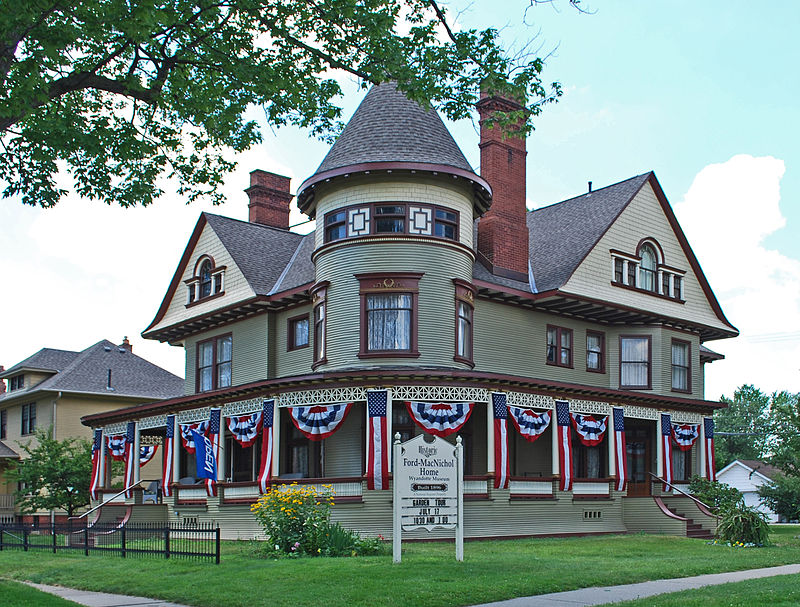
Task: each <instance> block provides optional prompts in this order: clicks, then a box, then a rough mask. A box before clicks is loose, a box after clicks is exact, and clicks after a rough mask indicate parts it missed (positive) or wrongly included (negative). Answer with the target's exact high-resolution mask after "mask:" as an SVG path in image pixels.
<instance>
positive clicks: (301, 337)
mask: <svg viewBox="0 0 800 607" xmlns="http://www.w3.org/2000/svg"><path fill="white" fill-rule="evenodd" d="M308 329H309V326H308V314H303V315H301V316H295V317H293V318H290V319H289V320H288V321H287V331H286V336H287V343H286V349H287V350H297V349H298V348H305V347H308Z"/></svg>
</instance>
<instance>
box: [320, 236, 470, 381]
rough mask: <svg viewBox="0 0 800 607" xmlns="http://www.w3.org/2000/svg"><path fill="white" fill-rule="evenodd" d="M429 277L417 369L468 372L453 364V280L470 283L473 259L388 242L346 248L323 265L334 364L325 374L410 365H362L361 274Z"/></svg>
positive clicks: (324, 258)
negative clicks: (436, 367)
mask: <svg viewBox="0 0 800 607" xmlns="http://www.w3.org/2000/svg"><path fill="white" fill-rule="evenodd" d="M363 272H423V273H424V276H423V277H422V279H421V280H420V282H419V351H420V357H419V358H417V359H413V362H412V364H414V365H425V366H427V365H440V366H445V365H446V366H450V367H465V366H464V365H462V364H457V363H455V362H454V361H453V354H454V340H455V287H454V285H453V280H452V279H453V278H461V279H462V280H470V278H471V274H472V262H471V259H470V258H469V257H468V256H467V255H466V254H465V253H464V252H463V251H459V250H456V249H452V248H449V247H445V246H439V245H435V244H431V243H429V242H424V241H408V242H398V241H391V242H390V241H386V242H378V243H371V244H362V245H354V246H345V247H342V248H337V249H334V250H332V251H329V252H327V253H324V254H323V255H321V256H320V257H319V258H318V259H317V280H318V281H322V280H328V281H330V283H331V286H330V287H329V289H328V295H327V298H328V299H327V306H328V321H327V330H328V347H327V358H328V364H326V365H324V366H323V367H321V368H320V370H324V371H332V370H336V369H340V368H353V367H362V368H363V367H375V366H380V365H390V364H391V365H397V364H402V365H407V364H409V362H410V361H409V359H407V358H391V357H386V358H379V359H375V358H373V359H367V360H363V361H362V360H360V359H359V358H358V356H357V354H358V349H359V325H360V297H359V282H358V280H356V278H355V276H354V275H355V274H359V273H363Z"/></svg>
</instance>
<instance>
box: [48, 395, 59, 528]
mask: <svg viewBox="0 0 800 607" xmlns="http://www.w3.org/2000/svg"><path fill="white" fill-rule="evenodd" d="M60 398H61V390H59V391H58V394H57V395H56V397H55V399H54V400H53V431H52V434H53V440H56V403H57V402H58V400H59V399H60ZM55 522H56V511H55V510H51V511H50V524H51V525H55Z"/></svg>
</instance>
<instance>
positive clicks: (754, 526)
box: [717, 503, 769, 546]
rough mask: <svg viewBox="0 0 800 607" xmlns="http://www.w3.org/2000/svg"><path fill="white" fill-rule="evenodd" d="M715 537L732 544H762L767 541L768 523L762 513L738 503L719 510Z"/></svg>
mask: <svg viewBox="0 0 800 607" xmlns="http://www.w3.org/2000/svg"><path fill="white" fill-rule="evenodd" d="M717 537H718V538H719V539H720V540H722V541H723V542H730V543H732V544H736V543H741V544H755V545H757V546H763V545H766V544H768V543H769V525H768V524H767V519H766V517H765V516H764V514H763V513H761V512H759V511H758V510H756V509H755V508H753V507H751V506H745V505H744V503H740V504H737V505H736V506H732V507H729V508H727V509H725V510H722V511H720V521H719V525H718V526H717Z"/></svg>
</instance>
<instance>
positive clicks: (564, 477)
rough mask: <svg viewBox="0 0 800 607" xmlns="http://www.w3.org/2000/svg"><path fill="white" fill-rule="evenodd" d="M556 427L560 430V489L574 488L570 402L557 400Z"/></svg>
mask: <svg viewBox="0 0 800 607" xmlns="http://www.w3.org/2000/svg"><path fill="white" fill-rule="evenodd" d="M556 428H557V430H558V469H559V471H560V472H561V477H560V478H559V481H558V488H559V490H560V491H570V490H571V489H572V471H573V468H572V432H570V413H569V402H567V401H565V400H557V401H556Z"/></svg>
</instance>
